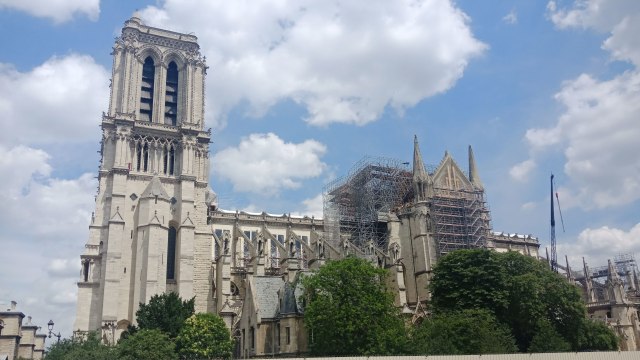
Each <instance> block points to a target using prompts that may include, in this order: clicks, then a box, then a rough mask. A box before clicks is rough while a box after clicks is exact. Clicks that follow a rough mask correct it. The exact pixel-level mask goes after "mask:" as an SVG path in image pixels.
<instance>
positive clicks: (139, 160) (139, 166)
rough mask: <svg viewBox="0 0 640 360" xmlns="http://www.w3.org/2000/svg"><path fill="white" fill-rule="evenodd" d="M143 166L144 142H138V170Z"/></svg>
mask: <svg viewBox="0 0 640 360" xmlns="http://www.w3.org/2000/svg"><path fill="white" fill-rule="evenodd" d="M141 168H142V144H141V143H138V145H137V146H136V171H140V169H141Z"/></svg>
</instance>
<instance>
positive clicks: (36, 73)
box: [0, 54, 109, 144]
mask: <svg viewBox="0 0 640 360" xmlns="http://www.w3.org/2000/svg"><path fill="white" fill-rule="evenodd" d="M108 99H109V73H108V72H107V70H106V69H105V68H104V67H102V66H101V65H98V64H96V62H95V61H94V60H93V58H91V57H90V56H85V55H77V54H70V55H67V56H65V57H52V58H50V59H49V60H47V61H46V62H45V63H43V64H42V65H40V66H38V67H36V68H34V69H33V70H31V71H29V72H19V71H17V70H16V69H15V68H14V67H13V66H11V65H9V64H2V63H0V113H2V117H0V126H1V127H2V128H4V129H12V131H4V132H1V133H0V141H1V142H2V143H3V144H15V143H20V142H23V143H24V142H28V143H30V144H37V143H47V142H64V141H66V142H69V141H72V142H80V141H87V140H93V139H96V138H98V136H99V131H97V130H96V129H97V125H98V124H99V123H100V120H101V119H100V114H101V112H102V111H103V110H104V109H105V108H106V105H107V101H108Z"/></svg>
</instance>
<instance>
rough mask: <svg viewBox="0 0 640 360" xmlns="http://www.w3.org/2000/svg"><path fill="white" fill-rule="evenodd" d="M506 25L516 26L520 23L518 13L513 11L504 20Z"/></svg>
mask: <svg viewBox="0 0 640 360" xmlns="http://www.w3.org/2000/svg"><path fill="white" fill-rule="evenodd" d="M502 21H504V22H505V23H506V24H509V25H515V24H517V23H518V13H516V11H515V10H511V11H510V12H509V13H508V14H507V15H505V16H504V17H503V18H502Z"/></svg>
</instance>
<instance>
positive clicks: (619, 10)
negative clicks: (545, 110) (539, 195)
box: [512, 0, 640, 209]
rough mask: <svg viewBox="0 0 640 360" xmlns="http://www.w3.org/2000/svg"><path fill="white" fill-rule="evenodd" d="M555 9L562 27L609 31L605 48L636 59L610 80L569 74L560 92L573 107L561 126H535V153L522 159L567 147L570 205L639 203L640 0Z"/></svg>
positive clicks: (531, 135)
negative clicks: (569, 76) (575, 76)
mask: <svg viewBox="0 0 640 360" xmlns="http://www.w3.org/2000/svg"><path fill="white" fill-rule="evenodd" d="M548 14H549V17H550V18H551V20H552V21H553V22H554V24H555V25H556V26H558V27H559V28H568V27H580V28H585V29H586V28H588V29H594V30H596V31H600V32H605V33H609V34H610V37H609V38H608V39H607V40H605V42H604V44H603V48H604V49H606V50H608V51H610V53H611V57H612V58H613V59H617V60H626V61H629V62H631V63H632V64H633V65H635V67H634V68H633V69H632V70H628V71H626V72H623V73H619V74H618V75H616V76H614V77H613V78H611V79H608V80H600V79H596V78H595V77H594V76H592V75H589V74H581V75H580V76H578V77H577V78H575V79H573V80H570V81H565V82H564V83H563V84H562V88H561V90H560V91H559V92H558V93H557V94H556V95H555V98H556V100H557V101H558V102H559V103H560V104H561V105H563V106H564V108H565V110H564V112H563V114H562V115H561V116H560V117H559V118H558V121H557V123H556V124H555V125H554V126H551V127H549V128H538V129H529V130H528V131H527V133H526V139H527V141H528V143H529V145H530V147H531V150H532V158H531V159H529V160H526V161H524V162H523V163H521V164H525V163H526V162H527V161H535V158H536V156H537V154H538V153H539V152H540V151H543V150H546V149H549V148H552V147H560V148H562V149H563V151H564V156H565V164H564V172H565V174H566V175H567V176H568V177H569V180H570V185H567V187H566V190H567V193H566V194H565V195H566V198H568V199H569V200H570V201H569V205H568V207H570V206H574V205H578V206H581V207H582V208H584V209H590V208H593V207H596V208H607V207H613V206H619V205H624V204H629V203H633V202H635V201H637V200H638V199H640V158H639V157H638V156H637V154H638V153H640V141H638V140H637V139H638V138H640V122H639V121H638V119H637V114H638V113H640V71H639V70H638V68H637V66H638V65H639V64H640V40H638V36H637V33H638V30H640V27H638V25H637V22H638V21H637V20H638V19H640V2H637V1H601V0H588V1H576V2H575V3H574V5H573V7H571V8H569V9H559V7H558V5H557V4H556V3H555V2H553V1H552V2H549V4H548ZM514 169H515V170H518V169H516V167H514ZM514 169H512V171H515V170H514ZM515 172H516V175H517V174H518V172H517V171H515ZM512 175H513V173H512Z"/></svg>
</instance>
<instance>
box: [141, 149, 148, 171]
mask: <svg viewBox="0 0 640 360" xmlns="http://www.w3.org/2000/svg"><path fill="white" fill-rule="evenodd" d="M142 165H143V167H142V170H143V171H149V144H144V148H142Z"/></svg>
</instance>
